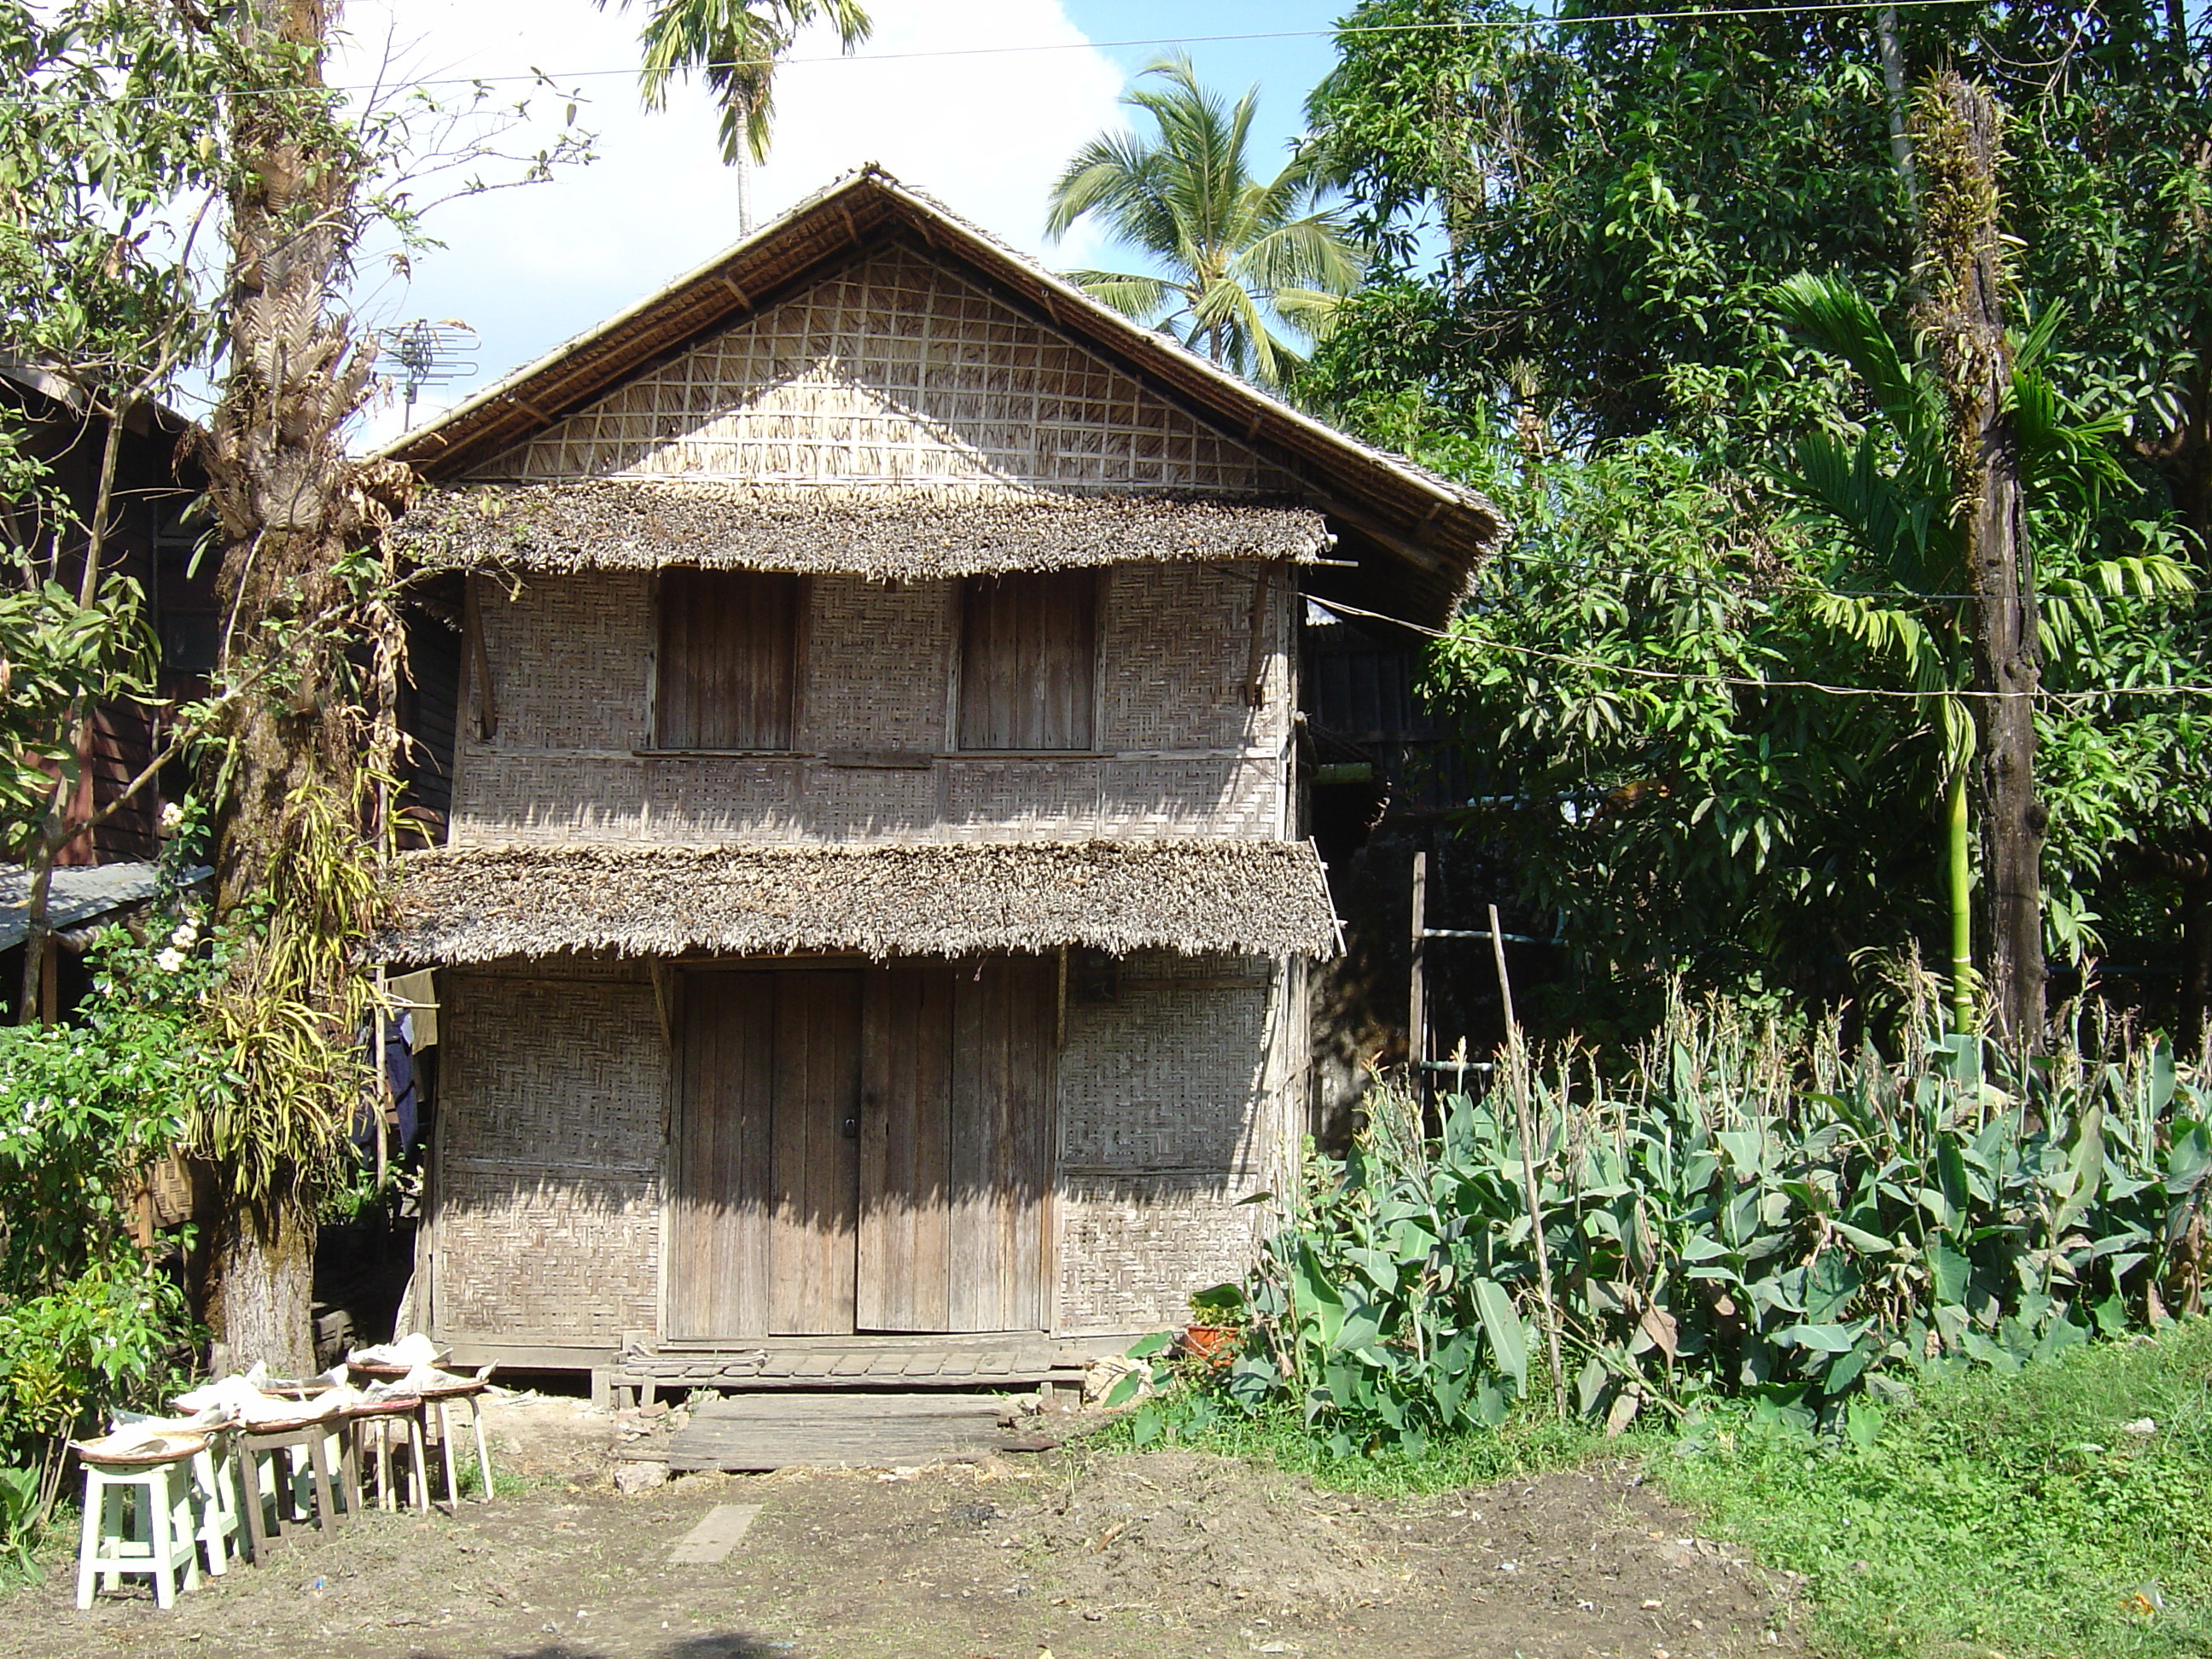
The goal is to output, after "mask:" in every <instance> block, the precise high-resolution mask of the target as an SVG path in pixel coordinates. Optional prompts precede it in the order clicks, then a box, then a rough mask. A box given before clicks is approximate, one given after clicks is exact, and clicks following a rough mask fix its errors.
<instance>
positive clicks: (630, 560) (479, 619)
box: [382, 169, 1499, 1386]
mask: <svg viewBox="0 0 2212 1659" xmlns="http://www.w3.org/2000/svg"><path fill="white" fill-rule="evenodd" d="M392 453H394V454H395V455H396V456H397V457H398V458H399V459H404V460H406V461H409V462H410V463H412V464H413V465H415V466H416V468H417V469H418V470H419V471H421V472H422V475H423V476H424V477H425V478H426V479H427V480H428V482H429V483H430V485H431V486H432V487H431V489H429V491H428V493H427V494H426V495H425V497H424V499H423V501H422V503H421V504H420V505H418V506H417V507H416V509H415V510H414V511H413V512H412V513H410V515H409V517H408V518H407V519H406V520H404V521H403V523H402V524H401V525H400V526H398V528H397V529H396V530H395V531H394V532H393V534H394V536H395V537H396V538H398V541H399V543H400V544H401V545H402V548H403V550H404V553H405V554H406V556H408V557H410V558H411V559H412V560H414V561H416V562H417V564H418V565H419V566H421V567H422V568H423V570H424V571H425V573H426V575H425V578H424V587H425V591H426V592H427V593H428V595H429V599H430V603H431V605H432V607H433V608H434V609H436V610H439V611H441V613H442V614H443V615H444V616H445V617H447V619H448V620H449V622H450V623H451V624H452V628H453V630H455V631H453V632H452V633H451V634H450V635H448V637H449V638H450V639H451V640H452V641H453V645H452V646H451V647H449V649H448V652H447V658H448V659H449V666H448V667H447V669H445V670H443V671H444V672H447V673H448V674H450V676H451V683H450V685H449V687H448V690H447V696H445V697H444V698H442V699H441V697H440V696H435V695H431V694H429V693H425V694H423V695H422V698H421V701H422V703H423V704H424V706H426V707H427V706H437V705H441V704H449V705H450V707H451V708H453V711H454V714H455V718H454V720H453V728H454V729H453V732H452V733H451V734H450V736H447V734H445V733H443V732H430V733H428V734H426V736H425V746H426V750H427V751H428V753H429V756H430V761H431V764H429V765H428V766H427V767H426V768H425V769H423V778H424V780H425V781H423V783H422V787H420V788H419V789H418V791H417V794H418V799H420V800H421V801H422V802H423V803H424V804H425V805H426V807H427V809H428V816H429V817H431V818H432V819H433V821H434V828H433V829H432V831H431V836H430V838H431V839H432V840H433V841H435V842H437V843H438V844H435V845H433V846H431V847H428V848H426V849H424V850H421V851H417V852H414V853H410V854H408V855H407V857H406V860H405V864H406V868H405V872H404V879H403V884H402V890H401V896H400V900H399V904H398V913H397V916H396V919H395V921H394V922H393V923H392V928H391V930H390V932H389V933H388V935H387V936H386V939H384V940H383V941H382V952H383V954H384V956H385V957H386V958H387V959H388V960H389V961H390V962H391V963H393V964H394V965H395V967H409V968H419V967H425V966H429V967H435V969H438V970H439V971H438V974H437V984H438V1002H439V1004H440V1006H441V1013H440V1020H439V1024H440V1028H441V1049H440V1053H441V1065H440V1073H439V1077H438V1088H437V1101H436V1105H435V1130H434V1134H433V1146H432V1150H431V1153H430V1157H429V1162H428V1176H427V1192H426V1202H425V1224H424V1226H423V1228H422V1234H421V1237H420V1243H419V1249H418V1256H417V1267H416V1280H415V1290H414V1297H415V1302H414V1306H415V1310H416V1317H417V1321H418V1322H419V1323H422V1325H424V1327H425V1328H428V1329H429V1330H430V1331H432V1332H433V1333H434V1334H435V1335H436V1336H437V1337H438V1338H439V1339H440V1340H442V1341H444V1342H447V1343H450V1344H451V1345H452V1346H453V1348H454V1350H455V1351H456V1354H457V1357H458V1358H459V1359H460V1360H462V1361H474V1362H483V1361H489V1360H499V1361H503V1362H506V1363H507V1364H513V1365H518V1366H563V1367H577V1368H589V1369H591V1370H593V1371H595V1372H598V1373H601V1374H602V1375H603V1376H607V1377H610V1378H611V1379H612V1380H613V1381H615V1382H616V1383H632V1384H634V1383H655V1382H658V1383H666V1384H677V1383H682V1384H689V1385H691V1386H699V1385H711V1384H714V1383H720V1384H722V1385H724V1386H744V1385H747V1384H749V1383H750V1384H768V1383H776V1382H780V1381H812V1382H817V1383H825V1384H826V1383H839V1382H845V1381H854V1382H868V1383H878V1384H880V1383H884V1382H885V1381H888V1380H895V1379H902V1378H903V1379H908V1380H927V1381H940V1380H942V1381H951V1380H958V1381H961V1382H966V1383H978V1382H986V1381H1002V1382H1011V1381H1016V1380H1028V1381H1036V1380H1041V1379H1046V1378H1048V1377H1050V1376H1053V1375H1054V1373H1055V1372H1062V1373H1064V1372H1065V1370H1066V1368H1069V1367H1072V1366H1077V1365H1079V1364H1082V1363H1083V1362H1084V1360H1085V1359H1086V1358H1089V1357H1091V1356H1095V1355H1097V1354H1102V1353H1109V1352H1117V1351H1118V1350H1119V1349H1120V1348H1121V1346H1125V1345H1126V1343H1127V1340H1129V1339H1130V1338H1131V1337H1132V1336H1133V1335H1134V1334H1139V1333H1142V1332H1145V1331H1147V1330H1154V1329H1158V1328H1161V1327H1162V1326H1164V1325H1167V1324H1173V1323H1179V1322H1182V1319H1183V1317H1184V1302H1185V1298H1186V1297H1187V1296H1188V1293H1189V1292H1190V1291H1193V1290H1194V1289H1198V1288H1200V1287H1202V1286H1205V1285H1210V1284H1213V1283H1216V1282H1218V1281H1219V1280H1221V1279H1225V1278H1229V1277H1231V1276H1233V1275H1234V1274H1236V1273H1237V1272H1238V1271H1239V1270H1240V1269H1241V1267H1243V1264H1244V1262H1245V1261H1246V1260H1247V1259H1248V1257H1249V1252H1250V1250H1251V1249H1252V1245H1253V1242H1254V1237H1255V1229H1256V1228H1257V1227H1259V1226H1260V1225H1264V1220H1265V1218H1266V1216H1267V1209H1266V1208H1265V1206H1252V1205H1240V1204H1239V1200H1242V1199H1244V1198H1246V1197H1248V1196H1249V1195H1250V1194H1255V1193H1258V1192H1261V1191H1278V1192H1279V1191H1282V1190H1285V1187H1286V1184H1287V1183H1288V1182H1290V1181H1291V1179H1292V1178H1293V1176H1294V1166H1295V1164H1296V1160H1297V1147H1298V1144H1299V1138H1300V1136H1301V1134H1302V1133H1304V1130H1305V1128H1306V1127H1307V1123H1306V1112H1307V1103H1306V1081H1305V1079H1306V1073H1307V1044H1308V1036H1307V1009H1306V990H1305V987H1306V983H1307V974H1308V964H1309V963H1310V962H1311V961H1312V960H1313V959H1315V958H1318V957H1328V956H1329V955H1330V954H1331V953H1332V952H1333V951H1334V950H1335V949H1336V946H1337V923H1336V921H1335V918H1334V914H1333V911H1332V907H1331V903H1330V900H1329V895H1328V887H1327V884H1326V879H1325V872H1324V871H1323V868H1322V864H1321V861H1320V860H1319V858H1318V857H1317V856H1316V852H1315V850H1314V848H1313V846H1312V844H1311V842H1310V841H1309V840H1307V839H1306V838H1305V837H1306V830H1305V827H1304V824H1305V816H1306V811H1307V806H1306V803H1305V799H1304V793H1305V792H1304V787H1303V785H1302V757H1301V738H1300V721H1299V717H1298V714H1297V676H1298V638H1299V629H1300V625H1301V621H1302V618H1303V617H1304V614H1305V612H1306V610H1307V607H1308V605H1309V601H1310V599H1318V600H1321V601H1323V602H1334V603H1335V604H1338V605H1344V606H1349V607H1354V608H1356V609H1358V611H1363V612H1366V613H1371V614H1374V615H1378V616H1381V617H1391V618H1396V619H1400V620H1402V621H1405V622H1409V623H1417V624H1425V625H1430V626H1434V625H1437V624H1440V623H1443V621H1444V620H1445V618H1446V617H1448V616H1449V612H1450V611H1451V608H1452V606H1453V605H1454V604H1455V601H1456V599H1458V597H1459V595H1460V594H1461V592H1462V590H1463V587H1464V585H1465V582H1466V580H1467V577H1468V572H1469V570H1470V568H1472V566H1473V564H1474V561H1475V560H1476V559H1477V558H1478V557H1479V556H1480V555H1481V553H1482V551H1483V550H1484V549H1485V548H1486V546H1487V545H1488V544H1491V543H1492V541H1493V540H1494V539H1495V538H1496V537H1497V536H1498V529H1499V526H1498V520H1497V519H1496V517H1495V515H1494V514H1493V513H1492V511H1491V509H1490V508H1489V507H1487V505H1486V503H1484V502H1483V501H1481V500H1480V498H1478V497H1476V496H1474V495H1472V494H1470V493H1469V492H1468V491H1466V490H1464V489H1460V488H1458V487H1456V486H1455V485H1453V484H1450V483H1446V482H1444V481H1443V480H1441V479H1438V478H1437V477H1432V476H1431V475H1429V474H1427V473H1425V472H1423V471H1420V470H1419V469H1418V468H1415V467H1413V466H1412V465H1409V464H1407V463H1406V462H1404V461H1402V460H1400V459H1396V458H1395V457H1391V456H1388V455H1385V454H1382V453H1377V452H1375V451H1373V450H1370V449H1368V448H1366V447H1363V446H1361V445H1360V444H1358V443H1356V442H1354V441H1352V440H1350V439H1348V438H1346V437H1345V436H1344V435H1340V434H1339V433H1337V432H1334V431H1332V430H1330V429H1329V428H1327V427H1325V426H1323V425H1321V424H1319V423H1317V422H1315V421H1313V420H1312V419H1310V418H1309V417H1307V416H1304V415H1301V414H1299V413H1297V411H1295V410H1291V409H1290V408H1289V407H1287V406H1285V404H1281V403H1279V402H1278V401H1276V400H1274V399H1273V398H1270V397H1268V396H1267V395H1265V394H1263V393H1261V392H1257V391H1255V390H1254V389H1253V388H1252V387H1251V386H1247V385H1246V384H1244V383H1243V382H1242V381H1241V380H1237V379H1236V378H1234V377H1233V376H1231V375H1229V374H1225V373H1223V372H1221V371H1220V370H1218V369H1217V368H1214V367H1213V366H1212V365H1211V364H1209V363H1207V362H1204V361H1203V360H1201V359H1200V358H1198V357H1196V356H1193V355H1192V354H1190V353H1189V352H1188V351H1186V350H1184V349H1182V348H1181V347H1180V346H1178V345H1176V343H1174V342H1172V341H1170V340H1168V339H1166V338H1164V337H1162V336H1160V335H1158V334H1154V333H1150V332H1147V331H1144V330H1142V329H1140V328H1139V327H1137V326H1135V325H1133V324H1131V323H1129V322H1128V321H1127V320H1126V319H1122V318H1121V317H1120V316H1118V315H1116V314H1115V313H1112V312H1110V311H1109V310H1107V309H1105V308H1103V307H1101V306H1099V305H1097V303H1095V302H1094V301H1091V300H1090V299H1088V298H1087V297H1085V295H1083V294H1082V293H1081V292H1080V291H1079V290H1078V289H1075V288H1073V287H1072V286H1070V285H1069V284H1068V283H1065V282H1063V281H1061V280H1060V279H1059V278H1057V277H1055V276H1051V275H1049V274H1048V273H1046V272H1045V271H1043V270H1040V269H1038V268H1037V267H1036V266H1035V265H1034V264H1031V263H1030V262H1029V261H1028V260H1026V259H1024V258H1021V257H1020V256H1018V255H1017V254H1014V253H1012V252H1009V251H1008V250H1007V249H1006V248H1005V247H1003V246H1000V245H999V244H998V243H996V242H994V240H991V239H990V238H988V237H987V236H986V235H984V234H981V233H980V232H978V231H977V230H975V229H974V228H971V227H969V226H968V225H966V224H964V223H963V222H961V221H959V220H958V219H957V218H956V217H954V216H952V215H951V214H950V213H948V212H946V211H945V210H944V209H943V208H941V207H939V206H938V205H936V204H933V203H932V202H930V201H928V200H927V199H926V198H924V197H921V196H919V195H917V194H915V192H913V191H909V190H908V189H906V188H904V187H903V186H902V185H899V184H898V183H897V182H896V181H895V180H894V179H890V178H889V177H887V176H885V175H884V173H881V172H879V171H877V170H874V169H868V170H866V171H863V172H860V173H856V174H854V175H852V176H850V177H848V178H847V179H843V180H842V181H841V182H840V183H838V184H837V185H835V186H833V187H832V188H830V189H829V190H828V191H824V192H823V193H822V194H821V195H819V196H817V197H814V198H812V199H811V200H810V201H808V202H807V203H805V204H803V205H801V206H800V207H799V208H798V209H796V210H793V212H792V213H791V214H789V215H787V216H786V217H784V218H783V219H781V221H779V222H776V223H775V224H773V225H771V226H769V227H768V228H766V229H764V230H763V231H761V232H759V233H758V234H756V235H754V236H752V237H751V238H750V239H749V240H746V241H744V243H742V244H741V245H739V246H738V247H736V248H735V249H733V250H732V251H731V252H729V253H727V254H726V255H724V256H722V257H721V258H718V259H716V260H714V262H713V263H711V264H708V265H707V266H705V267H703V268H702V269H701V270H697V271H696V272H694V273H693V274H692V275H690V276H686V277H684V279H682V280H681V281H679V282H678V283H675V284H673V285H672V286H671V287H669V288H667V289H664V290H663V291H662V292H660V293H659V294H656V295H653V296H652V297H651V298H649V299H647V300H645V301H642V302H641V303H640V304H638V305H636V306H635V307H632V308H631V309H629V311H627V312H625V313H623V314H621V315H620V316H617V317H616V318H614V319H611V321H609V322H608V323H606V324H605V325H603V326H601V327H599V328H597V329H595V330H593V331H591V332H589V333H587V334H586V335H583V336H582V337H579V338H577V339H575V340H574V341H572V342H571V343H568V344H567V345H564V346H562V347H561V348H560V349H558V350H556V351H555V352H553V353H552V354H550V356H547V357H545V358H544V359H543V360H542V361H540V362H537V363H535V364H532V365H531V366H530V367H529V368H526V369H523V370H521V371H520V372H518V373H516V374H513V375H511V376H509V377H508V378H507V379H506V380H502V381H501V382H500V383H499V384H497V385H496V386H493V387H491V388H490V389H489V390H487V391H485V392H482V393H480V394H478V395H477V396H475V397H473V398H471V399H470V400H469V401H468V402H466V403H465V404H462V405H461V406H460V407H459V408H458V409H456V410H453V412H452V413H451V414H449V415H447V416H444V417H443V418H441V419H440V420H438V421H436V422H434V423H432V424H431V425H429V426H428V427H427V428H422V429H421V430H418V431H416V432H415V433H413V434H410V435H409V436H408V437H407V438H405V439H404V440H403V441H401V442H400V443H399V444H398V446H397V447H395V448H394V450H393V451H392ZM436 657H437V653H435V652H430V653H428V654H426V655H424V656H423V658H422V663H423V666H422V667H421V668H420V669H418V676H424V677H428V678H436V677H437V675H438V674H439V673H440V672H441V669H440V667H439V665H438V663H437V661H436V660H435V659H436Z"/></svg>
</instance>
